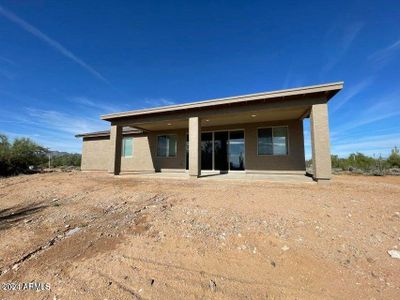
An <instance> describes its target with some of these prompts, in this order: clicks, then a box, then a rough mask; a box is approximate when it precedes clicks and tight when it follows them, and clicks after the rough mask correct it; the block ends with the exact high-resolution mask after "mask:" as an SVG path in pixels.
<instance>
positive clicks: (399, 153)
mask: <svg viewBox="0 0 400 300" xmlns="http://www.w3.org/2000/svg"><path fill="white" fill-rule="evenodd" d="M387 163H388V165H389V167H391V168H394V167H396V168H400V150H399V148H397V147H394V148H393V149H392V153H391V154H390V156H389V157H388V159H387Z"/></svg>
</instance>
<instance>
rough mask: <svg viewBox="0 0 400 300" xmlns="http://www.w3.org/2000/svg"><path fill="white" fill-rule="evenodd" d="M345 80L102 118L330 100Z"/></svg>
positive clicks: (115, 114)
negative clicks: (293, 99)
mask: <svg viewBox="0 0 400 300" xmlns="http://www.w3.org/2000/svg"><path fill="white" fill-rule="evenodd" d="M343 84H344V83H343V81H339V82H332V83H325V84H319V85H311V86H305V87H297V88H291V89H284V90H277V91H270V92H262V93H256V94H247V95H241V96H234V97H226V98H217V99H210V100H203V101H195V102H189V103H184V104H175V105H168V106H161V107H155V108H149V109H139V110H131V111H125V112H118V113H112V114H107V115H102V116H101V119H102V120H106V121H111V120H113V119H118V118H124V117H131V116H143V115H150V114H155V113H164V112H171V111H179V110H187V109H194V108H205V107H210V108H212V107H213V106H218V105H224V104H233V103H241V102H248V101H256V100H260V99H261V100H262V99H270V100H272V99H277V98H282V99H283V98H285V97H289V96H301V95H310V94H318V93H326V94H327V97H328V100H329V99H330V98H332V97H333V96H334V95H335V94H336V93H337V92H339V91H340V90H341V89H342V88H343Z"/></svg>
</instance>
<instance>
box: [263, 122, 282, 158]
mask: <svg viewBox="0 0 400 300" xmlns="http://www.w3.org/2000/svg"><path fill="white" fill-rule="evenodd" d="M277 127H278V128H282V127H285V128H286V133H287V142H286V147H287V149H286V150H287V151H286V154H260V153H259V152H258V139H259V137H258V130H259V129H269V128H271V129H272V151H274V128H277ZM256 134H257V156H289V155H290V147H289V126H288V125H281V126H279V125H278V126H263V127H257V132H256Z"/></svg>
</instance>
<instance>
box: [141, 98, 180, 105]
mask: <svg viewBox="0 0 400 300" xmlns="http://www.w3.org/2000/svg"><path fill="white" fill-rule="evenodd" d="M144 102H145V103H146V104H148V105H149V106H151V107H157V106H167V105H174V104H176V103H175V102H174V101H172V100H169V99H165V98H158V99H146V100H145V101H144Z"/></svg>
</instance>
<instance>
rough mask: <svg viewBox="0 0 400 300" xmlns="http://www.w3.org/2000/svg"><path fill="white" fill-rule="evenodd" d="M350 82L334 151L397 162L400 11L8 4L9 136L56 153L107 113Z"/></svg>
mask: <svg viewBox="0 0 400 300" xmlns="http://www.w3.org/2000/svg"><path fill="white" fill-rule="evenodd" d="M94 3H95V4H94ZM341 80H343V81H344V82H345V88H344V90H343V91H342V92H340V93H339V94H338V95H337V96H336V97H335V98H333V99H332V101H331V102H330V103H329V109H330V125H331V142H332V153H334V154H339V155H341V156H344V155H347V154H349V153H351V152H355V151H362V152H364V153H367V154H370V155H373V154H375V155H379V154H382V155H383V156H386V155H388V154H389V152H390V149H391V148H392V147H393V146H395V145H398V146H399V145H400V122H399V119H400V2H399V1H397V0H396V1H368V0H364V1H349V0H347V1H275V3H272V1H271V3H268V1H97V2H93V1H45V0H40V1H39V0H38V1H1V0H0V116H1V118H0V132H3V133H6V134H7V135H9V137H10V138H16V137H20V136H28V137H31V138H32V139H33V140H35V141H37V142H39V143H41V144H43V145H44V146H47V147H50V148H51V149H54V150H61V151H70V152H80V150H81V142H80V140H79V139H75V138H74V136H73V135H74V134H76V133H79V132H88V131H95V130H102V129H107V128H108V123H106V122H103V121H101V120H100V119H99V115H100V114H104V113H110V112H116V111H123V110H130V109H139V108H145V107H153V106H160V105H168V104H175V103H184V102H190V101H195V100H204V99H209V98H217V97H225V96H234V95H240V94H247V93H255V92H262V91H269V90H277V89H282V88H290V87H297V86H304V85H313V84H320V83H325V82H332V81H341ZM305 134H306V150H307V157H309V156H310V154H309V148H310V146H309V144H310V142H309V140H310V138H309V129H308V122H306V126H305Z"/></svg>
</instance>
